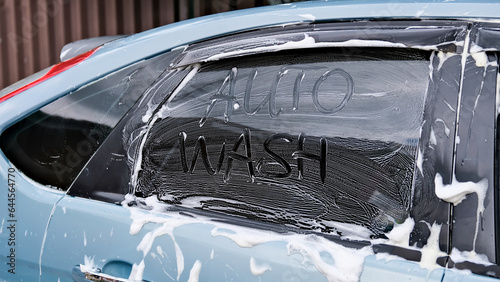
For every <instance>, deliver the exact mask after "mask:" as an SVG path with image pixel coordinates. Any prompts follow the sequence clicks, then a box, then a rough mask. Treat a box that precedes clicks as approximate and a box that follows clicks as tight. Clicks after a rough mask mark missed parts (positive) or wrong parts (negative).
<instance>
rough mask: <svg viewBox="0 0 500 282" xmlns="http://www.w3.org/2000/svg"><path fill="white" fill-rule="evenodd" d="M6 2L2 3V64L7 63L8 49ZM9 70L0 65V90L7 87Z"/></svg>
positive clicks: (0, 47)
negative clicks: (5, 20) (6, 46)
mask: <svg viewBox="0 0 500 282" xmlns="http://www.w3.org/2000/svg"><path fill="white" fill-rule="evenodd" d="M4 19H5V1H4V0H1V1H0V62H6V61H7V54H6V52H7V49H6V48H5V45H7V44H8V39H7V32H6V29H5V22H4ZM4 50H5V53H4ZM7 68H8V66H7V65H6V64H5V63H3V64H1V65H0V89H3V88H5V87H7V79H8V78H7Z"/></svg>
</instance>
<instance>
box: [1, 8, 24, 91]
mask: <svg viewBox="0 0 500 282" xmlns="http://www.w3.org/2000/svg"><path fill="white" fill-rule="evenodd" d="M4 8H5V10H4V11H5V14H4V16H5V18H4V23H5V28H6V31H7V40H8V44H7V45H6V48H7V52H6V54H7V58H6V60H5V61H6V62H7V67H8V70H7V84H12V83H14V82H16V81H18V80H19V66H18V63H17V58H18V51H17V50H18V49H19V48H22V45H23V42H24V41H25V38H24V37H23V36H22V34H18V33H17V31H16V15H15V12H16V9H15V3H14V0H5V6H4ZM2 64H3V63H2Z"/></svg>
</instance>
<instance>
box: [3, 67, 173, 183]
mask: <svg viewBox="0 0 500 282" xmlns="http://www.w3.org/2000/svg"><path fill="white" fill-rule="evenodd" d="M163 69H164V66H161V68H159V67H158V66H156V67H155V68H152V67H150V63H149V61H143V62H140V63H137V64H135V65H132V66H129V67H127V68H124V69H122V70H120V71H118V72H115V73H113V74H111V75H108V76H106V77H104V78H102V79H100V80H98V81H95V82H92V83H90V84H89V85H86V86H84V87H82V88H80V89H79V90H77V91H75V92H73V93H70V94H68V95H66V96H64V97H62V98H60V99H58V100H56V101H54V102H52V103H50V104H48V105H47V106H45V107H43V108H41V109H40V110H38V111H36V112H34V113H33V114H31V115H30V116H28V117H27V118H25V119H23V120H21V121H20V122H18V123H16V124H14V125H13V126H11V127H10V128H8V129H7V130H6V131H5V132H4V133H3V134H2V136H1V137H2V138H1V141H0V142H1V144H0V145H1V149H2V151H3V152H4V153H5V155H6V156H7V158H8V159H9V160H11V161H12V163H13V164H14V165H15V166H17V167H18V168H19V169H20V170H21V171H22V172H23V173H25V174H26V175H27V176H28V177H30V178H32V179H34V180H35V181H37V182H39V183H42V184H45V185H50V186H54V187H57V188H60V189H67V188H68V187H69V185H70V184H71V183H72V181H73V180H74V179H75V178H76V176H77V175H78V174H79V173H80V171H81V170H82V168H83V166H84V165H85V164H86V163H87V161H88V160H89V158H90V157H91V156H92V155H93V154H94V152H95V151H96V150H97V148H98V147H99V146H100V145H101V144H102V142H103V141H104V140H105V138H106V137H107V136H108V135H109V133H110V132H111V131H112V129H113V128H114V127H115V126H116V124H117V123H118V122H119V121H120V119H121V118H122V117H123V116H124V115H125V114H126V113H127V111H128V110H129V109H130V108H131V107H132V106H133V105H134V103H135V102H136V101H137V99H138V98H139V97H140V96H141V94H142V93H143V92H144V90H145V89H146V88H147V87H148V86H150V85H151V83H152V82H153V81H154V80H155V79H156V78H157V77H158V76H159V75H160V73H161V71H162V70H163Z"/></svg>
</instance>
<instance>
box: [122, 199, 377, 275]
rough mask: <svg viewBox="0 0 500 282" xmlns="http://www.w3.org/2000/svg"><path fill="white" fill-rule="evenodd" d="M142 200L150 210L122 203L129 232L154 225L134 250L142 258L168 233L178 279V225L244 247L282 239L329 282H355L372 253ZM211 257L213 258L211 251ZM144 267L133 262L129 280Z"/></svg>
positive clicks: (257, 268)
mask: <svg viewBox="0 0 500 282" xmlns="http://www.w3.org/2000/svg"><path fill="white" fill-rule="evenodd" d="M129 198H130V197H129ZM145 202H146V204H147V205H148V206H150V207H152V210H149V211H144V210H141V209H138V208H134V207H132V208H130V207H128V206H127V205H126V204H124V206H125V207H127V208H128V209H129V210H130V214H131V218H132V224H131V226H130V233H131V234H138V233H139V231H140V230H141V229H142V227H143V226H144V225H145V224H146V223H155V224H156V226H157V227H156V228H154V229H153V230H152V231H150V232H148V233H146V234H145V235H144V237H143V239H142V240H141V242H140V244H139V245H138V246H137V250H138V251H141V252H143V256H144V257H145V256H146V255H147V254H148V253H149V251H150V249H151V247H152V245H153V242H154V240H155V238H157V237H159V236H163V235H167V236H170V238H171V239H172V241H173V244H174V248H175V254H176V257H177V260H176V261H177V280H179V279H180V275H181V274H182V272H183V269H184V256H183V254H182V250H181V249H180V247H179V245H178V244H177V242H176V238H175V236H174V235H173V231H174V229H175V228H177V227H180V226H184V225H188V224H195V223H196V224H209V225H211V226H213V229H212V230H211V232H210V234H211V235H212V236H213V237H217V236H221V237H225V238H228V239H230V240H232V241H233V242H235V243H236V244H237V245H238V246H240V247H244V248H253V247H255V246H258V245H261V244H264V243H270V242H284V243H286V250H285V249H283V251H286V252H287V253H288V255H294V254H299V255H301V257H302V259H303V260H304V261H303V263H302V265H311V264H312V265H314V266H315V267H316V269H317V270H318V271H320V272H321V273H322V274H323V275H324V276H325V277H326V278H327V279H328V280H329V281H357V280H358V278H359V275H360V273H361V270H362V266H363V262H364V259H365V257H366V256H368V255H371V254H373V251H372V249H371V247H370V246H368V247H364V248H362V249H352V248H348V247H345V246H342V245H341V244H337V243H335V242H332V241H330V240H328V239H326V238H324V237H322V236H318V235H314V234H309V235H304V234H278V233H274V232H270V231H264V230H257V229H253V228H246V227H242V226H234V225H230V224H226V223H222V222H214V221H211V220H210V218H204V217H201V216H199V217H189V216H183V215H180V214H179V213H176V212H168V211H165V207H166V206H167V205H165V204H163V203H159V202H158V201H157V200H156V197H149V198H147V199H146V200H145ZM160 210H161V215H160V213H157V214H155V213H156V212H159V211H160ZM324 253H326V254H328V255H329V256H330V257H331V258H333V261H334V262H335V263H334V264H333V265H332V264H331V263H330V262H329V261H325V259H324V258H323V257H322V254H324ZM210 257H211V258H212V257H213V251H212V252H211V254H210ZM306 262H308V263H306ZM268 266H269V268H267V267H266V265H265V262H258V263H255V264H253V266H250V267H251V269H250V270H251V271H252V273H254V274H255V273H261V274H262V273H265V271H264V272H262V271H263V269H264V268H265V269H267V270H266V271H270V270H271V266H270V265H268ZM144 267H145V265H144V259H143V260H142V261H141V263H140V264H138V265H137V264H134V266H133V273H132V274H131V276H130V277H131V278H130V279H132V278H133V279H136V280H141V279H142V273H143V272H144Z"/></svg>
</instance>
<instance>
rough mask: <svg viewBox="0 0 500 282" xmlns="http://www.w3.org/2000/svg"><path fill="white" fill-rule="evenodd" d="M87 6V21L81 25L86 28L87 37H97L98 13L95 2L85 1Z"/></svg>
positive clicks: (92, 0) (93, 0)
mask: <svg viewBox="0 0 500 282" xmlns="http://www.w3.org/2000/svg"><path fill="white" fill-rule="evenodd" d="M85 3H86V4H87V19H86V20H85V21H84V22H82V24H84V25H87V27H88V37H89V38H90V37H97V36H99V12H98V3H97V0H85Z"/></svg>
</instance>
